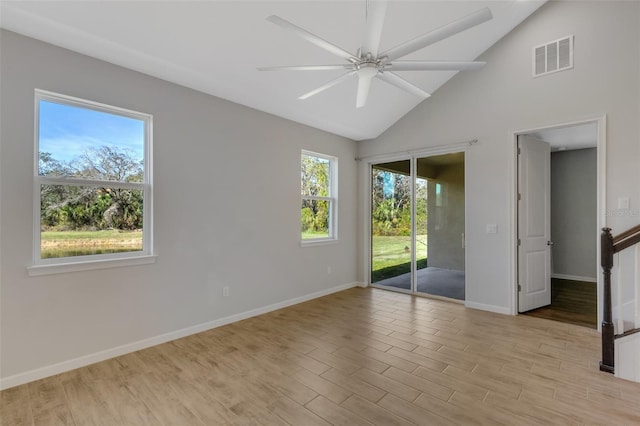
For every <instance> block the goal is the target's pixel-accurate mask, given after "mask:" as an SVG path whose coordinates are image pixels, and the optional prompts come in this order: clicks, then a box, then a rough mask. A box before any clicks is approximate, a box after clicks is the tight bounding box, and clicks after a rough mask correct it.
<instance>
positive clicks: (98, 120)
mask: <svg viewBox="0 0 640 426" xmlns="http://www.w3.org/2000/svg"><path fill="white" fill-rule="evenodd" d="M35 118H36V132H35V133H36V134H35V140H36V141H35V142H36V149H35V152H36V156H37V158H36V161H35V178H34V193H35V194H34V201H35V205H36V206H39V208H36V209H35V210H36V211H35V212H34V229H35V232H34V264H35V265H34V267H33V268H35V269H37V267H38V265H40V266H45V265H60V264H65V265H69V264H70V263H76V264H80V263H87V262H90V261H94V260H100V261H108V260H120V259H128V258H142V257H145V256H146V257H149V255H151V253H152V246H151V238H152V234H151V230H152V229H151V228H152V227H151V170H150V165H151V161H150V147H151V123H152V118H151V116H150V115H147V114H141V113H138V112H133V111H128V110H124V109H121V108H116V107H111V106H108V105H103V104H98V103H95V102H90V101H85V100H81V99H77V98H72V97H68V96H63V95H58V94H54V93H50V92H45V91H40V90H37V91H36V114H35ZM86 269H89V268H86ZM30 272H31V271H30Z"/></svg>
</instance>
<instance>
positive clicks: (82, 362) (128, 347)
mask: <svg viewBox="0 0 640 426" xmlns="http://www.w3.org/2000/svg"><path fill="white" fill-rule="evenodd" d="M357 286H361V283H358V282H353V283H349V284H342V285H339V286H335V287H331V288H327V289H324V290H320V291H316V292H314V293H310V294H306V295H304V296H300V297H295V298H293V299H289V300H285V301H282V302H278V303H274V304H272V305H268V306H263V307H260V308H256V309H252V310H250V311H246V312H242V313H239V314H235V315H230V316H228V317H224V318H219V319H216V320H213V321H209V322H206V323H203V324H197V325H194V326H191V327H187V328H183V329H181V330H176V331H171V332H169V333H164V334H161V335H158V336H154V337H150V338H148V339H143V340H139V341H137V342H132V343H127V344H125V345H121V346H116V347H114V348H110V349H105V350H103V351H99V352H95V353H92V354H89V355H84V356H81V357H78V358H73V359H70V360H68V361H62V362H59V363H56V364H53V365H48V366H46V367H40V368H36V369H34V370H30V371H26V372H24V373H18V374H15V375H13V376H9V377H5V378H2V379H0V390H4V389H8V388H12V387H14V386H19V385H23V384H25V383H29V382H33V381H35V380H40V379H44V378H45V377H50V376H54V375H56V374H60V373H64V372H66V371H70V370H75V369H76V368H80V367H85V366H87V365H90V364H95V363H96V362H100V361H104V360H107V359H110V358H115V357H117V356H121V355H125V354H128V353H131V352H135V351H139V350H141V349H145V348H149V347H151V346H156V345H159V344H162V343H166V342H170V341H172V340H176V339H180V338H183V337H186V336H190V335H192V334H196V333H201V332H203V331H207V330H211V329H212V328H216V327H221V326H223V325H227V324H231V323H233V322H237V321H241V320H244V319H247V318H251V317H255V316H257V315H262V314H266V313H267V312H271V311H275V310H278V309H282V308H286V307H288V306H292V305H297V304H298V303H302V302H306V301H309V300H312V299H317V298H319V297H323V296H327V295H329V294H332V293H337V292H339V291H343V290H347V289H350V288H353V287H357Z"/></svg>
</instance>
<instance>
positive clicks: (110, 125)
mask: <svg viewBox="0 0 640 426" xmlns="http://www.w3.org/2000/svg"><path fill="white" fill-rule="evenodd" d="M38 138H39V139H38V147H39V152H38V155H39V164H38V174H39V175H40V176H64V177H74V178H82V179H97V180H111V181H121V182H142V181H143V178H144V163H143V161H144V140H145V122H144V121H143V120H139V119H135V118H131V117H124V116H121V115H117V114H109V113H106V112H101V111H95V110H93V109H88V108H82V107H78V106H72V105H66V104H61V103H56V102H50V101H46V100H40V101H39V123H38Z"/></svg>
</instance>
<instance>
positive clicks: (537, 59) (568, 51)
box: [533, 35, 573, 77]
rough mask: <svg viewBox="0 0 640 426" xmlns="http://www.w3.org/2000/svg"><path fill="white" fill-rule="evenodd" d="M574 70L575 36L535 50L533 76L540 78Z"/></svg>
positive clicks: (546, 44) (542, 45) (537, 47)
mask: <svg viewBox="0 0 640 426" xmlns="http://www.w3.org/2000/svg"><path fill="white" fill-rule="evenodd" d="M571 68H573V36H572V35H571V36H568V37H563V38H560V39H558V40H555V41H552V42H550V43H545V44H541V45H540V46H536V47H534V48H533V76H534V77H539V76H541V75H545V74H551V73H554V72H558V71H564V70H568V69H571Z"/></svg>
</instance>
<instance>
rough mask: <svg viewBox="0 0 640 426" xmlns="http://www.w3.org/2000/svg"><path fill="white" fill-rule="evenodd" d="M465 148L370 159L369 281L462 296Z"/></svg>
mask: <svg viewBox="0 0 640 426" xmlns="http://www.w3.org/2000/svg"><path fill="white" fill-rule="evenodd" d="M464 159H465V154H464V152H455V153H449V154H442V155H433V156H425V157H415V158H410V159H404V160H399V161H392V162H384V163H376V164H372V165H371V235H370V236H371V240H370V241H371V257H370V266H371V267H370V284H371V285H372V286H375V287H379V288H384V289H388V290H394V291H400V292H405V293H412V294H420V295H429V296H435V297H442V298H447V299H452V300H457V301H463V300H464V299H465V246H464V232H465V191H464V188H465V185H464V167H465V162H464Z"/></svg>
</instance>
